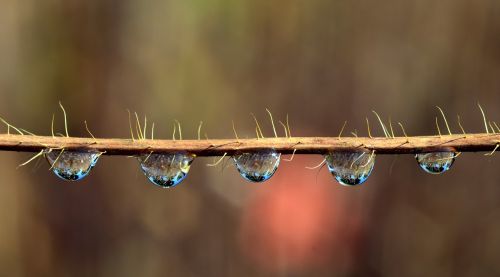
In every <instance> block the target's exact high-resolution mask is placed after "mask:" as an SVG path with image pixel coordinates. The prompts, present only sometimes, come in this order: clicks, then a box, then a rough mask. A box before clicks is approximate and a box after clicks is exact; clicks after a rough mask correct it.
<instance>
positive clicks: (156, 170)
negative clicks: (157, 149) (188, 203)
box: [139, 153, 195, 188]
mask: <svg viewBox="0 0 500 277" xmlns="http://www.w3.org/2000/svg"><path fill="white" fill-rule="evenodd" d="M194 157H195V156H194V155H192V154H187V153H171V154H155V153H153V154H144V155H141V156H139V161H140V163H141V169H142V171H143V172H144V175H146V177H147V178H148V179H149V181H151V183H153V184H155V185H157V186H160V187H163V188H171V187H175V186H177V185H178V184H179V183H180V182H182V181H183V180H184V179H185V178H186V176H187V174H188V172H189V168H190V167H191V163H192V162H193V160H194Z"/></svg>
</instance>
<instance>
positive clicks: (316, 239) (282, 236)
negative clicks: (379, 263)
mask: <svg viewBox="0 0 500 277" xmlns="http://www.w3.org/2000/svg"><path fill="white" fill-rule="evenodd" d="M315 162H317V158H316V159H314V158H311V157H297V156H296V157H295V160H294V161H293V162H291V163H286V162H282V164H281V166H280V169H279V170H278V172H277V173H276V174H275V176H273V178H272V179H271V180H270V181H269V182H267V183H264V184H255V185H258V186H262V189H260V190H259V191H258V192H256V193H255V194H254V195H252V196H251V198H250V200H249V202H248V204H247V205H246V206H245V208H244V214H243V218H242V220H243V222H242V229H241V243H242V246H243V250H244V251H245V253H246V254H247V255H248V256H250V257H251V258H252V259H253V261H254V262H256V263H257V265H258V266H260V267H262V268H265V269H267V270H271V271H277V272H295V271H301V270H306V269H307V270H310V269H314V268H317V267H323V266H325V265H330V266H331V264H336V267H340V268H346V267H349V266H350V265H351V261H352V258H353V254H354V253H353V251H354V250H355V247H354V246H355V245H356V242H357V241H356V240H357V239H358V234H359V233H360V232H361V231H362V229H361V226H360V225H359V224H357V223H358V222H359V221H360V220H361V219H360V215H359V214H358V213H357V212H356V207H353V209H349V208H348V209H345V208H344V207H348V205H346V204H347V202H348V199H346V197H345V196H344V195H342V193H341V190H339V187H338V184H337V183H336V182H335V181H334V180H333V177H332V176H331V175H330V173H329V172H328V170H327V169H326V168H323V172H321V173H320V172H319V170H320V169H315V170H307V169H305V166H311V164H313V163H315ZM345 189H349V188H345Z"/></svg>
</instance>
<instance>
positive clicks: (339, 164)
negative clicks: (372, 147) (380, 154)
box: [325, 151, 375, 186]
mask: <svg viewBox="0 0 500 277" xmlns="http://www.w3.org/2000/svg"><path fill="white" fill-rule="evenodd" d="M325 159H326V163H327V165H328V170H329V171H330V173H332V175H333V177H335V179H336V180H337V182H339V183H340V184H341V185H344V186H355V185H359V184H362V183H364V182H365V181H366V179H368V177H369V176H370V174H371V173H372V170H373V166H374V165H375V153H373V152H372V153H370V152H365V151H356V152H340V151H335V152H330V153H328V155H326V157H325Z"/></svg>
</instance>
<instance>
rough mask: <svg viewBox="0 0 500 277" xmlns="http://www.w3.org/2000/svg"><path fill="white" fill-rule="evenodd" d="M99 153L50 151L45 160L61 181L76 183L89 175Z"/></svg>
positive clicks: (46, 153)
mask: <svg viewBox="0 0 500 277" xmlns="http://www.w3.org/2000/svg"><path fill="white" fill-rule="evenodd" d="M100 156H101V153H99V152H97V151H74V150H52V151H47V152H45V158H46V159H47V161H48V162H49V165H50V166H51V167H52V171H53V172H54V173H55V174H56V175H57V176H58V177H59V178H61V179H63V180H67V181H78V180H81V179H83V178H84V177H85V176H87V175H89V173H90V170H91V169H92V168H93V167H94V166H95V165H96V163H97V160H99V157H100Z"/></svg>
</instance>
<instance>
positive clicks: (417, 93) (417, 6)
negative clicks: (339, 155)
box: [0, 0, 500, 276]
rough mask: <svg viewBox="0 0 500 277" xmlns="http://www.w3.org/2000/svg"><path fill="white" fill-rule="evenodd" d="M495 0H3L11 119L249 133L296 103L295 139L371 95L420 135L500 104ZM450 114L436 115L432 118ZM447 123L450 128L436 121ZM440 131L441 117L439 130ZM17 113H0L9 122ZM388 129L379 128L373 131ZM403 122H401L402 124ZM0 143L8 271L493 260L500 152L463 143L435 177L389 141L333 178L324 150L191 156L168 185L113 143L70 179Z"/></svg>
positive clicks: (377, 269)
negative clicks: (253, 167) (361, 171)
mask: <svg viewBox="0 0 500 277" xmlns="http://www.w3.org/2000/svg"><path fill="white" fill-rule="evenodd" d="M499 76H500V2H499V1H494V0H440V1H433V0H403V1H401V0H383V1H368V0H355V1H345V0H333V1H321V0H311V1H300V0H290V1H267V0H241V1H228V0H208V1H207V0H184V1H155V0H145V1H132V0H85V1H83V0H45V1H37V0H20V1H19V0H3V1H2V8H0V115H1V116H2V117H4V118H6V119H7V120H8V121H10V122H11V123H12V124H14V125H16V126H19V127H23V128H26V129H28V130H31V131H32V132H35V133H37V134H45V135H46V134H49V133H50V120H51V116H52V114H53V113H56V115H57V116H56V124H57V126H58V128H59V130H62V126H63V125H62V115H61V112H60V110H59V109H58V106H57V102H58V101H59V100H61V101H62V102H63V104H64V105H65V107H66V109H67V111H68V116H69V128H70V134H71V135H73V136H87V134H86V132H85V128H84V124H83V121H84V120H87V122H88V123H89V126H90V128H91V130H92V131H93V133H94V134H95V135H96V136H99V137H124V138H126V137H128V136H129V130H128V121H127V113H126V109H127V108H129V109H131V110H133V111H137V112H139V113H140V114H141V115H147V116H148V118H149V119H150V120H151V121H155V122H156V130H157V134H158V135H157V137H164V138H168V137H170V136H171V130H172V124H173V120H174V119H178V120H179V121H181V122H182V124H183V128H184V129H183V130H184V136H185V137H191V138H195V137H196V129H197V126H198V123H199V121H201V120H203V121H204V126H203V133H205V132H206V134H207V136H208V137H211V138H228V137H232V136H233V133H232V129H231V120H234V121H235V123H236V128H237V129H238V131H239V133H240V136H241V137H244V136H249V137H252V136H254V128H255V126H254V123H253V122H252V119H251V117H250V116H249V113H250V112H254V113H255V114H256V115H257V117H258V118H259V119H260V120H261V122H262V125H263V126H264V129H265V132H266V133H267V134H268V135H270V134H272V131H271V127H270V124H269V121H268V119H267V115H266V113H265V108H266V107H267V108H269V109H270V110H272V111H273V113H274V116H275V118H276V119H282V120H283V119H284V118H285V116H286V114H289V117H290V124H291V128H292V134H293V135H294V136H336V135H338V132H339V130H340V127H341V126H342V124H343V123H344V121H345V120H347V121H348V124H347V127H346V130H345V134H346V135H351V134H350V133H351V132H356V133H357V134H358V135H366V127H365V117H366V116H368V117H369V118H370V120H371V122H372V123H373V124H372V125H373V126H374V128H375V127H377V126H376V125H375V122H376V121H375V118H374V117H373V115H372V113H371V110H372V109H374V110H376V111H378V112H379V113H380V114H381V115H382V117H383V118H384V119H385V120H387V119H388V118H389V117H391V118H392V120H393V122H397V121H401V122H402V123H403V124H405V127H406V131H407V132H408V133H409V134H412V135H417V134H419V135H426V134H436V128H435V124H434V118H435V116H438V115H439V114H438V112H437V110H436V108H435V106H436V105H439V106H441V107H442V108H443V109H444V110H445V112H446V114H447V115H448V118H449V121H450V123H451V126H452V129H453V131H454V132H459V128H458V126H457V124H456V118H457V114H460V116H461V118H462V123H463V125H464V127H465V129H466V130H467V131H468V132H481V131H483V129H482V128H483V127H482V126H483V125H482V118H481V114H480V112H479V110H478V108H477V106H476V104H477V102H480V103H481V104H482V105H483V107H484V108H485V110H486V114H487V116H488V118H490V119H491V120H497V121H498V120H500V111H499V110H498V105H499V103H500V93H499V92H500V77H499ZM441 124H443V123H442V122H441ZM442 126H444V125H442ZM443 129H444V127H443ZM5 131H6V129H2V132H5ZM374 132H375V133H377V135H382V133H381V132H380V129H379V128H377V129H376V130H374ZM398 132H399V130H398ZM29 157H30V155H29V154H27V153H10V152H2V153H0V180H1V181H0V226H1V227H0V275H2V276H499V275H500V263H498V257H499V256H500V186H499V181H500V177H499V175H498V169H499V168H500V158H499V157H498V155H497V156H492V157H485V156H483V155H482V154H463V155H462V156H460V158H459V159H458V160H457V161H456V163H455V165H454V166H453V168H452V170H451V171H450V172H447V173H445V174H443V175H440V176H431V175H429V174H426V173H424V172H423V171H422V170H421V169H420V168H418V166H417V164H416V162H415V160H414V158H413V157H412V156H410V155H405V156H397V157H396V156H378V157H377V162H376V165H375V170H374V172H373V174H372V176H371V177H370V178H369V180H368V181H367V182H366V183H365V184H363V185H362V186H360V187H354V188H349V187H342V186H340V185H339V184H337V183H336V182H335V181H334V179H333V178H332V176H331V175H330V174H329V173H328V171H327V170H326V169H323V170H322V171H321V172H318V171H317V170H307V169H305V168H304V167H305V166H314V165H315V164H317V163H319V162H320V161H321V159H322V157H320V156H315V155H305V156H300V157H296V158H295V159H294V161H293V162H289V163H286V162H283V163H282V164H281V166H280V168H279V170H278V171H277V173H276V175H275V176H274V177H273V178H272V179H271V180H270V181H268V182H266V183H262V184H252V183H247V182H246V181H244V180H243V179H242V178H241V177H240V176H239V175H238V173H237V172H236V170H235V169H234V166H233V164H232V161H228V162H227V163H226V165H227V166H226V167H225V169H224V168H223V167H222V166H219V167H216V168H210V167H207V166H206V164H207V163H211V162H212V161H213V159H211V158H199V159H197V160H195V162H194V164H193V166H192V168H191V171H190V174H189V176H188V178H187V179H186V180H185V181H184V182H183V183H182V184H181V185H179V186H178V187H176V188H175V189H171V190H165V189H160V188H158V187H155V186H153V185H152V184H150V183H149V182H148V181H147V180H146V178H145V177H144V176H143V174H142V173H141V172H140V170H139V167H138V162H137V160H136V159H134V158H126V157H103V158H102V159H101V160H100V162H99V163H98V165H97V167H96V168H95V169H94V170H93V172H92V173H91V175H90V176H89V177H87V178H86V179H84V180H83V181H81V182H79V183H66V182H64V181H61V180H59V179H58V178H56V177H55V176H54V175H53V174H51V172H49V171H48V166H47V164H46V162H45V161H43V160H41V161H39V162H38V163H32V164H30V165H28V166H26V167H22V168H19V169H16V166H17V165H18V164H20V163H21V162H23V161H25V160H27V159H29Z"/></svg>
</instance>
